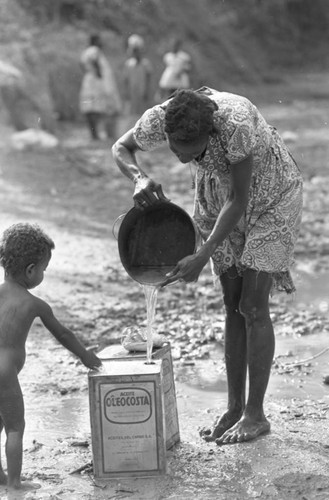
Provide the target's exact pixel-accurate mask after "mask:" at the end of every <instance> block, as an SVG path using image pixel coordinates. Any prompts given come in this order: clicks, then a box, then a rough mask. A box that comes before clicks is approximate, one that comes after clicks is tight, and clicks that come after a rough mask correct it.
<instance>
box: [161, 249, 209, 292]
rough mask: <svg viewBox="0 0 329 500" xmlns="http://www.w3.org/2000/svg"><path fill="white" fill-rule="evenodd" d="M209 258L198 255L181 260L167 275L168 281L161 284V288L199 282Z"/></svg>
mask: <svg viewBox="0 0 329 500" xmlns="http://www.w3.org/2000/svg"><path fill="white" fill-rule="evenodd" d="M207 262H208V258H205V257H204V256H202V255H200V254H198V253H196V254H195V255H188V256H187V257H184V259H182V260H180V261H179V262H178V264H177V266H176V267H175V268H174V269H173V270H172V271H171V272H170V273H168V274H167V276H168V277H167V279H165V280H164V281H163V282H162V283H161V285H160V286H161V288H163V287H164V286H166V285H170V284H171V283H175V282H176V281H185V283H193V282H196V281H198V279H199V275H200V273H201V271H202V269H203V268H204V266H205V265H206V264H207Z"/></svg>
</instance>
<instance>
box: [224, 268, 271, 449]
mask: <svg viewBox="0 0 329 500" xmlns="http://www.w3.org/2000/svg"><path fill="white" fill-rule="evenodd" d="M271 286H272V277H271V275H270V274H268V273H264V272H257V271H253V270H246V271H245V272H244V274H243V286H242V295H241V300H240V311H241V314H242V315H243V317H244V319H245V324H246V332H247V350H246V352H247V364H248V374H249V397H248V400H247V404H246V407H245V409H244V412H243V415H242V417H241V419H240V420H239V421H238V422H237V423H236V424H235V425H234V426H233V427H232V428H231V429H229V430H227V431H226V432H225V433H224V434H223V435H222V436H221V437H220V438H219V439H217V440H216V442H217V444H222V443H234V442H240V441H248V440H250V439H253V438H255V437H257V436H259V435H260V434H263V433H265V432H268V431H269V430H270V423H269V422H268V421H267V419H266V418H265V415H264V410H263V402H264V396H265V392H266V388H267V384H268V380H269V376H270V371H271V365H272V361H273V355H274V344H275V339H274V332H273V325H272V321H271V318H270V313H269V305H268V299H269V294H270V290H271Z"/></svg>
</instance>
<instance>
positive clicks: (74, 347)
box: [36, 298, 102, 369]
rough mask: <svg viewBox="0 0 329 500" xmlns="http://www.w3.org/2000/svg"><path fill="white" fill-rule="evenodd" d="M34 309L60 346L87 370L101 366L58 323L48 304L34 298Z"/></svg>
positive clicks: (68, 331)
mask: <svg viewBox="0 0 329 500" xmlns="http://www.w3.org/2000/svg"><path fill="white" fill-rule="evenodd" d="M36 307H37V316H38V317H40V319H41V321H42V323H43V324H44V325H45V327H46V328H47V330H49V331H50V333H51V334H52V335H53V336H54V337H55V338H56V339H57V340H58V342H60V343H61V344H62V346H64V347H65V348H66V349H68V350H69V351H71V352H72V353H73V354H75V355H76V356H77V357H78V358H80V360H81V361H82V363H83V364H84V365H85V366H86V367H87V368H92V369H93V368H96V367H99V366H101V364H102V362H101V360H100V359H99V358H98V357H97V356H96V354H94V353H93V352H92V351H88V350H87V349H86V348H85V347H84V345H83V344H81V342H80V341H79V340H78V338H77V337H76V336H75V335H74V333H73V332H72V331H71V330H69V329H68V328H66V327H65V326H64V325H62V323H60V322H59V321H58V319H57V318H56V317H55V316H54V313H53V311H52V308H51V307H50V305H49V304H47V303H46V302H44V301H43V300H41V299H37V298H36Z"/></svg>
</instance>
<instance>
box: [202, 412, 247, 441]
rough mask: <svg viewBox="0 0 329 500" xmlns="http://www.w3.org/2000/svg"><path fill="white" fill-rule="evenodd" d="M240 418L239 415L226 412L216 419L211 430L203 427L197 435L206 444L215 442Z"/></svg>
mask: <svg viewBox="0 0 329 500" xmlns="http://www.w3.org/2000/svg"><path fill="white" fill-rule="evenodd" d="M240 418H241V413H240V412H239V413H236V412H230V411H227V412H226V413H224V415H222V416H221V417H218V418H217V420H216V421H215V423H214V425H213V426H212V428H211V429H209V428H205V427H203V428H202V429H201V430H200V432H199V434H200V436H201V437H202V439H204V440H205V441H207V442H210V441H216V439H218V438H220V437H221V436H222V435H223V434H224V433H225V432H226V431H227V430H228V429H230V428H231V427H232V426H233V425H234V424H236V422H238V421H239V420H240Z"/></svg>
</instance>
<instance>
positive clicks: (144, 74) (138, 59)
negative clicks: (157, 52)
mask: <svg viewBox="0 0 329 500" xmlns="http://www.w3.org/2000/svg"><path fill="white" fill-rule="evenodd" d="M127 54H128V58H127V59H126V61H125V64H124V70H123V92H124V99H125V101H126V109H125V113H126V115H127V117H128V121H129V126H128V127H127V128H130V126H132V125H133V124H134V123H135V122H136V120H137V118H138V117H139V116H140V115H141V114H143V113H144V111H145V110H146V109H147V108H148V107H149V105H150V90H151V76H152V65H151V62H150V60H149V59H148V58H147V57H145V56H144V40H143V38H142V37H141V36H139V35H131V36H130V37H129V38H128V50H127Z"/></svg>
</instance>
